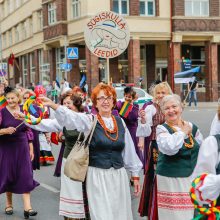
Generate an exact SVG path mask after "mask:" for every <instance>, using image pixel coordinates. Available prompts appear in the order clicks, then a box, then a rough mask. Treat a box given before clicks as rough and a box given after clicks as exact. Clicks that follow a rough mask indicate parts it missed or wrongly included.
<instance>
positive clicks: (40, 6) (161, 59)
mask: <svg viewBox="0 0 220 220" xmlns="http://www.w3.org/2000/svg"><path fill="white" fill-rule="evenodd" d="M219 1H220V0H173V1H170V0H39V1H36V0H0V11H1V42H2V55H1V57H2V60H3V61H5V62H7V59H8V57H9V56H10V54H11V53H13V54H14V55H15V61H16V62H14V63H15V64H14V67H13V68H14V70H13V71H9V72H10V73H9V74H8V78H9V80H10V83H11V84H16V83H19V82H20V83H22V84H23V85H24V86H28V84H29V83H30V82H35V83H39V82H40V83H42V84H44V85H46V84H48V83H49V82H51V81H53V80H56V79H57V80H58V81H60V80H61V79H63V78H64V77H65V76H67V79H68V81H70V82H71V83H76V84H79V82H80V79H81V77H82V75H84V74H85V75H86V77H87V83H88V85H89V88H90V89H92V88H93V87H94V86H95V85H96V84H97V83H98V82H100V81H106V71H107V62H106V60H105V59H102V58H98V57H96V56H95V55H93V54H91V52H90V51H89V50H88V48H87V47H86V45H85V40H84V29H85V25H86V24H87V22H88V21H89V20H90V19H91V17H93V16H94V15H95V14H97V13H99V12H100V11H109V10H111V11H114V12H117V13H119V14H121V15H122V16H123V17H124V18H125V19H126V21H127V23H128V25H129V29H130V33H131V38H130V43H129V45H128V48H127V49H126V51H125V52H124V53H122V54H121V55H120V56H119V57H116V58H113V59H110V78H111V81H112V82H120V81H124V82H129V83H135V84H138V83H139V80H140V78H143V86H144V87H145V88H149V86H150V84H151V83H152V82H153V81H154V80H155V79H160V80H168V81H169V82H170V84H171V85H172V87H175V89H176V91H177V92H178V93H179V92H184V87H182V86H179V85H175V84H174V82H173V75H174V73H176V72H179V71H181V66H182V60H183V59H185V58H188V59H190V60H192V66H198V65H199V66H201V73H200V75H199V82H200V87H199V96H200V100H207V101H211V100H217V98H218V90H219V88H218V82H219V79H220V77H219V74H220V61H219V57H220V55H219V54H220V46H219V45H220V14H219V12H220V4H219ZM66 47H78V49H79V59H75V60H66V57H65V56H66V55H65V48H66ZM65 62H68V63H71V64H72V66H73V68H72V70H71V71H70V72H68V73H65V72H64V71H63V70H62V69H61V68H60V64H62V63H65Z"/></svg>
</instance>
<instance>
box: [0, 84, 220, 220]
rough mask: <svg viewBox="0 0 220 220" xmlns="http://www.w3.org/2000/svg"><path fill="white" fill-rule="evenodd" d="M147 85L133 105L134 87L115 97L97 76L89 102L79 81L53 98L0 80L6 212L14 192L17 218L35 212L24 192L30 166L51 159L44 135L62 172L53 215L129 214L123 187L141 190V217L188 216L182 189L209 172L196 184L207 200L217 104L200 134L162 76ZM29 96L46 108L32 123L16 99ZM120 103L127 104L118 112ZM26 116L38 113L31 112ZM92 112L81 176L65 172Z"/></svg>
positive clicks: (217, 168) (218, 166) (109, 217)
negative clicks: (55, 145) (143, 99)
mask: <svg viewBox="0 0 220 220" xmlns="http://www.w3.org/2000/svg"><path fill="white" fill-rule="evenodd" d="M152 92H153V94H152V95H153V100H152V101H151V102H148V103H145V104H144V105H143V106H142V107H140V106H139V105H137V104H135V100H136V99H137V95H136V93H135V91H134V89H133V88H131V87H126V88H125V89H124V100H125V101H124V102H121V101H118V102H117V96H116V92H115V89H114V88H113V87H111V86H109V85H106V84H104V83H100V84H98V85H97V86H96V87H95V88H94V89H93V91H92V94H91V101H92V104H93V106H92V109H90V108H88V106H87V104H86V102H85V100H84V94H83V92H82V91H81V90H80V88H79V87H76V88H73V89H68V90H67V91H65V93H64V94H62V96H61V99H60V104H56V103H54V102H53V101H51V100H50V99H49V98H47V97H46V90H45V89H44V88H43V87H42V86H36V87H35V90H34V91H30V90H25V91H24V92H23V93H22V97H21V94H20V93H19V92H18V91H17V90H16V89H13V88H11V87H8V86H7V85H5V84H4V83H1V84H0V96H1V97H0V98H1V100H4V98H5V101H1V103H4V105H1V109H0V194H2V193H5V195H6V205H5V214H6V215H12V214H13V211H14V210H13V204H12V196H13V193H14V194H22V195H23V202H24V218H26V219H28V218H29V217H30V216H36V215H37V211H35V210H34V209H33V208H32V206H31V199H30V193H31V191H32V190H34V189H35V188H36V187H37V186H38V185H39V183H38V182H37V181H35V180H34V179H33V170H36V169H40V165H48V164H51V163H53V162H54V157H53V154H52V151H51V141H52V142H54V141H55V142H58V141H59V142H61V148H60V154H59V157H58V158H57V164H56V168H55V172H54V175H55V176H58V177H59V176H60V177H61V186H60V201H59V203H60V206H59V215H61V216H64V219H66V220H70V219H91V220H115V219H118V220H132V219H133V214H132V207H131V195H130V186H131V187H134V194H135V196H139V195H140V194H141V196H140V204H139V209H138V211H139V213H140V216H147V217H148V220H157V219H160V220H168V219H169V220H170V219H175V220H190V219H193V217H194V216H195V215H196V213H195V212H194V206H193V204H192V202H191V199H190V196H189V188H190V186H191V182H192V180H193V179H194V178H195V177H197V176H198V175H200V174H202V173H204V172H206V173H208V175H207V177H206V178H205V180H204V183H203V185H202V186H201V187H200V188H199V191H200V192H201V198H203V199H204V200H207V199H209V200H214V199H217V198H218V196H219V194H220V176H219V175H218V174H220V163H219V162H220V153H219V151H220V150H219V149H220V121H219V118H220V111H219V113H218V114H216V116H215V118H214V120H213V122H212V126H211V130H210V136H209V137H208V138H206V139H205V140H203V136H202V134H201V132H200V130H199V128H198V127H197V126H196V125H195V124H193V123H191V122H189V121H186V120H185V119H184V118H183V116H182V112H183V106H182V103H181V99H180V97H179V96H178V95H175V94H173V93H172V90H171V88H170V86H169V84H168V83H167V82H159V83H158V84H155V85H154V87H153V90H152ZM31 95H37V96H38V99H39V100H40V101H41V102H42V103H43V105H44V110H45V112H46V113H45V115H44V118H43V119H42V120H41V122H40V123H39V124H37V125H30V124H28V123H26V122H25V123H24V114H23V108H22V104H24V102H25V101H26V100H27V99H28V98H29V97H30V96H31ZM21 98H22V99H23V100H22V99H21ZM125 105H129V106H130V108H128V109H129V111H127V112H126V114H122V113H121V112H122V110H124V109H125V108H124V107H125ZM36 109H37V106H36ZM32 117H38V115H37V111H35V113H34V111H32ZM96 119H97V123H96V124H95V129H94V133H93V136H92V139H91V143H90V145H89V167H88V171H87V175H86V180H85V182H79V181H74V180H72V179H70V178H68V177H67V176H66V175H65V174H64V166H65V164H66V161H67V158H68V155H69V154H70V152H71V151H72V149H73V146H74V144H75V142H76V141H77V139H78V138H79V135H80V137H81V138H84V137H86V136H87V135H88V134H89V133H90V131H91V129H92V128H93V126H94V120H96ZM81 134H83V135H81ZM54 137H55V138H54ZM126 170H128V171H129V172H130V175H129V178H130V181H129V178H128V174H127V172H126ZM141 172H143V173H144V181H143V185H142V186H141V184H140V177H139V175H141ZM24 179H25V181H23V180H24ZM200 202H202V201H200Z"/></svg>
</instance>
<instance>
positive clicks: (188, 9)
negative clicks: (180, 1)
mask: <svg viewBox="0 0 220 220" xmlns="http://www.w3.org/2000/svg"><path fill="white" fill-rule="evenodd" d="M185 16H195V17H196V16H198V17H199V16H209V0H185Z"/></svg>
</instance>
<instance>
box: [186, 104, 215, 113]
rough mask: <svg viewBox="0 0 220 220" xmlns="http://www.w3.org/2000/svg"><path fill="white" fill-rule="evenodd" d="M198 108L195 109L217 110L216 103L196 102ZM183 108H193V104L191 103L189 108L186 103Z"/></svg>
mask: <svg viewBox="0 0 220 220" xmlns="http://www.w3.org/2000/svg"><path fill="white" fill-rule="evenodd" d="M197 105H198V107H197V108H216V111H217V108H218V102H197ZM185 108H195V105H194V103H193V102H192V103H191V106H188V103H186V106H185Z"/></svg>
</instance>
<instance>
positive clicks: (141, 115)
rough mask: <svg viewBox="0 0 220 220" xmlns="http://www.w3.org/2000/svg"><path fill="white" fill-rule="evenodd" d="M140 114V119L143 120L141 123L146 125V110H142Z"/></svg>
mask: <svg viewBox="0 0 220 220" xmlns="http://www.w3.org/2000/svg"><path fill="white" fill-rule="evenodd" d="M138 114H139V117H140V118H141V123H142V124H145V123H146V112H145V110H143V109H141V110H140V111H139V113H138Z"/></svg>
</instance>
